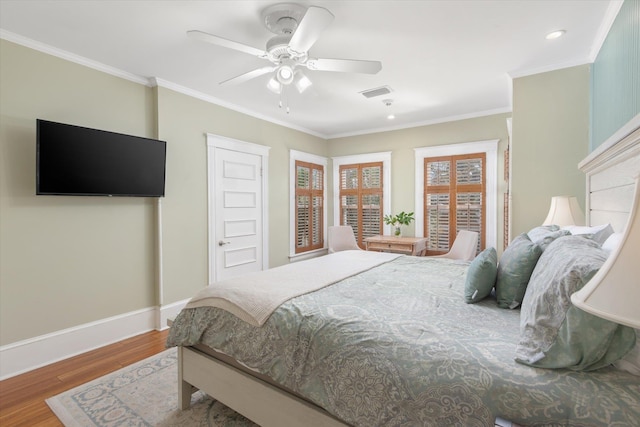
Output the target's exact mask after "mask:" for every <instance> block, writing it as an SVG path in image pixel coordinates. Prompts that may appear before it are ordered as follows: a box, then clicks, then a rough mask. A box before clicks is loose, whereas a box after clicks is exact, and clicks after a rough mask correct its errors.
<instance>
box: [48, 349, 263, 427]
mask: <svg viewBox="0 0 640 427" xmlns="http://www.w3.org/2000/svg"><path fill="white" fill-rule="evenodd" d="M177 381H178V373H177V353H176V349H175V348H172V349H169V350H165V351H163V352H162V353H159V354H157V355H155V356H152V357H150V358H148V359H145V360H142V361H140V362H138V363H135V364H133V365H130V366H127V367H125V368H122V369H120V370H118V371H116V372H113V373H111V374H108V375H105V376H104V377H101V378H98V379H95V380H93V381H91V382H88V383H86V384H83V385H81V386H79V387H76V388H74V389H71V390H68V391H66V392H64V393H61V394H59V395H57V396H54V397H52V398H50V399H47V404H48V405H49V407H50V408H51V410H52V411H53V412H54V413H55V414H56V416H57V417H58V418H59V419H60V421H62V423H63V424H64V425H65V426H66V427H70V426H78V427H94V426H100V427H102V426H109V427H115V426H118V427H121V426H162V427H168V426H180V427H188V426H214V427H249V426H257V425H256V424H254V423H252V422H251V421H249V420H247V419H246V418H244V417H243V416H242V415H240V414H238V413H236V412H234V411H232V410H231V409H229V408H227V407H226V406H224V405H222V404H221V403H220V402H218V401H216V400H213V399H212V398H210V397H209V396H207V395H206V394H204V393H203V392H200V391H199V392H197V393H194V394H193V396H192V399H191V407H190V408H189V409H188V410H186V411H180V410H179V409H178V384H177Z"/></svg>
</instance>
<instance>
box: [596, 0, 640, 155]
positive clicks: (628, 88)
mask: <svg viewBox="0 0 640 427" xmlns="http://www.w3.org/2000/svg"><path fill="white" fill-rule="evenodd" d="M591 93H592V96H591V150H594V149H595V148H597V147H598V146H599V145H600V144H602V143H603V142H604V141H606V140H607V139H608V138H609V137H610V136H611V135H613V134H614V133H615V132H616V131H617V130H618V129H619V128H621V127H622V126H623V125H625V124H626V123H627V122H628V121H629V120H631V119H632V118H633V117H634V116H636V115H637V114H640V0H625V2H624V3H623V4H622V7H621V8H620V12H618V16H617V17H616V20H615V21H614V23H613V25H612V26H611V29H610V30H609V34H608V35H607V38H606V39H605V41H604V43H603V44H602V48H601V49H600V52H599V53H598V57H597V58H596V60H595V62H594V63H593V66H592V76H591Z"/></svg>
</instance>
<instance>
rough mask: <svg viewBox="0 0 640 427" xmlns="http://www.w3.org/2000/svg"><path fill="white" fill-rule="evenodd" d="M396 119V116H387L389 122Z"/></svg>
mask: <svg viewBox="0 0 640 427" xmlns="http://www.w3.org/2000/svg"><path fill="white" fill-rule="evenodd" d="M395 118H396V116H395V115H393V114H389V115H388V116H387V119H389V120H393V119H395Z"/></svg>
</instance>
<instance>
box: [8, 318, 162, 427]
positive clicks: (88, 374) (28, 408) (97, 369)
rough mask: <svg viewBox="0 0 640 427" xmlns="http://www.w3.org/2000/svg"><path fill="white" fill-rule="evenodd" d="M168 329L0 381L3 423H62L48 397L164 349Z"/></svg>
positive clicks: (20, 424) (49, 424)
mask: <svg viewBox="0 0 640 427" xmlns="http://www.w3.org/2000/svg"><path fill="white" fill-rule="evenodd" d="M168 333H169V330H168V329H167V330H165V331H162V332H159V331H151V332H147V333H145V334H142V335H138V336H136V337H133V338H129V339H126V340H124V341H120V342H117V343H115V344H111V345H108V346H105V347H102V348H99V349H97V350H93V351H90V352H88V353H84V354H81V355H79V356H75V357H72V358H70V359H66V360H62V361H60V362H57V363H54V364H51V365H48V366H45V367H42V368H40V369H36V370H34V371H31V372H27V373H25V374H22V375H18V376H15V377H12V378H9V379H6V380H4V381H0V426H2V427H9V426H25V427H26V426H29V427H31V426H62V423H60V421H59V420H58V418H57V417H56V416H55V415H54V414H53V412H51V410H50V409H49V407H48V406H47V404H46V403H45V399H47V398H49V397H51V396H55V395H56V394H59V393H62V392H63V391H66V390H69V389H72V388H73V387H76V386H78V385H80V384H84V383H86V382H88V381H91V380H93V379H95V378H98V377H101V376H103V375H106V374H108V373H110V372H113V371H117V370H118V369H120V368H122V367H124V366H127V365H130V364H132V363H135V362H137V361H139V360H142V359H145V358H147V357H150V356H153V355H154V354H156V353H160V352H161V351H163V350H164V349H165V345H164V343H165V341H166V339H167V335H168Z"/></svg>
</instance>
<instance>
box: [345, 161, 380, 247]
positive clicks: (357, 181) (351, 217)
mask: <svg viewBox="0 0 640 427" xmlns="http://www.w3.org/2000/svg"><path fill="white" fill-rule="evenodd" d="M382 169H383V168H382V162H376V163H364V164H352V165H343V166H340V225H350V226H351V228H353V233H354V234H355V236H356V241H357V242H358V245H359V246H360V247H362V248H364V239H366V238H367V237H371V236H377V235H379V234H382V200H383V193H382V189H383V185H382V184H383V183H382V176H383V175H382Z"/></svg>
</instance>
